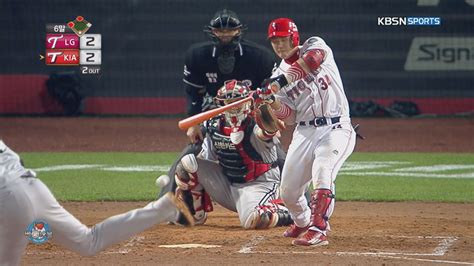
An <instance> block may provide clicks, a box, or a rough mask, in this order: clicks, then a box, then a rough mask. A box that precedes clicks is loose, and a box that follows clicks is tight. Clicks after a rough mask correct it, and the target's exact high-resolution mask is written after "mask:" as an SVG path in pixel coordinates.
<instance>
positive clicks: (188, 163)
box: [174, 154, 199, 190]
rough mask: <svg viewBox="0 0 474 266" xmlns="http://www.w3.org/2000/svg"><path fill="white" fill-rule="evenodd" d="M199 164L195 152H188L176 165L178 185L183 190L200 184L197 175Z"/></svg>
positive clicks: (175, 176)
mask: <svg viewBox="0 0 474 266" xmlns="http://www.w3.org/2000/svg"><path fill="white" fill-rule="evenodd" d="M197 170H198V164H197V161H196V156H194V154H187V155H185V156H183V158H181V160H180V161H179V163H178V165H177V166H176V172H175V175H174V178H175V181H176V185H177V186H178V188H180V189H181V190H192V189H194V188H195V187H196V186H197V185H198V184H199V182H198V176H197Z"/></svg>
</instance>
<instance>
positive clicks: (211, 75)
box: [206, 73, 217, 83]
mask: <svg viewBox="0 0 474 266" xmlns="http://www.w3.org/2000/svg"><path fill="white" fill-rule="evenodd" d="M206 77H207V79H208V80H209V83H216V82H217V73H206Z"/></svg>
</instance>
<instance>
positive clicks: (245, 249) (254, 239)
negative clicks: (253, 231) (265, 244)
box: [238, 236, 265, 254]
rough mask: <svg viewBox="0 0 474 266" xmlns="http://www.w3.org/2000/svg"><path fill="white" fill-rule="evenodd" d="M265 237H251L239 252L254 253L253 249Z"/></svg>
mask: <svg viewBox="0 0 474 266" xmlns="http://www.w3.org/2000/svg"><path fill="white" fill-rule="evenodd" d="M264 239H265V237H264V236H254V237H252V239H250V241H249V242H247V243H245V244H244V245H243V246H242V247H241V248H240V250H239V251H238V253H243V254H247V253H252V252H253V251H252V249H253V248H254V247H255V246H257V245H258V243H260V242H262V241H263V240H264Z"/></svg>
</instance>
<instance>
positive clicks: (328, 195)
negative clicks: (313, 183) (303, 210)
mask: <svg viewBox="0 0 474 266" xmlns="http://www.w3.org/2000/svg"><path fill="white" fill-rule="evenodd" d="M333 199H334V194H332V191H331V190H329V189H316V190H314V191H313V193H311V222H310V223H311V226H315V227H317V228H318V229H319V230H321V231H326V229H328V216H327V211H328V209H329V206H330V205H331V202H332V200H333Z"/></svg>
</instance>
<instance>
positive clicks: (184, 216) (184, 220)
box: [166, 191, 194, 226]
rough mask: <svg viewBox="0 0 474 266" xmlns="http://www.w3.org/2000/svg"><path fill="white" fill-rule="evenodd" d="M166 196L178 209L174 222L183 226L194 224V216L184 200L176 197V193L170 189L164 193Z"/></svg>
mask: <svg viewBox="0 0 474 266" xmlns="http://www.w3.org/2000/svg"><path fill="white" fill-rule="evenodd" d="M166 197H168V198H169V199H171V201H172V202H173V204H174V205H175V206H176V208H177V209H178V211H179V217H178V220H176V222H175V224H180V225H184V226H194V217H193V215H192V214H191V212H190V211H189V208H188V207H187V206H186V204H185V203H184V201H183V200H182V199H180V198H179V197H176V195H175V194H174V193H173V192H171V191H170V192H168V193H166Z"/></svg>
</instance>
